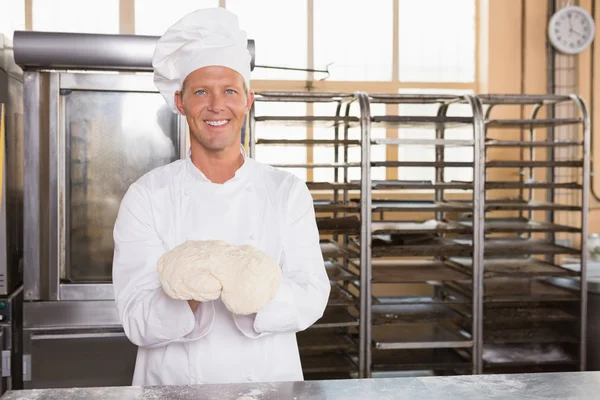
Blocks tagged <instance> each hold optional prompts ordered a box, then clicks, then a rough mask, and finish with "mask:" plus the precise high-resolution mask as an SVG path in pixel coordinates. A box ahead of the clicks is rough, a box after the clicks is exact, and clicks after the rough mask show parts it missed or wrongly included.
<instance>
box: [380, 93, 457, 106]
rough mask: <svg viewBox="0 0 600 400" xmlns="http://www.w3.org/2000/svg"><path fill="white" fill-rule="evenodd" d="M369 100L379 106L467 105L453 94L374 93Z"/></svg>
mask: <svg viewBox="0 0 600 400" xmlns="http://www.w3.org/2000/svg"><path fill="white" fill-rule="evenodd" d="M369 100H370V102H371V103H379V104H436V103H439V104H452V103H459V102H460V103H462V104H467V102H466V100H465V98H464V97H463V96H461V95H455V94H428V93H420V94H408V93H374V94H369Z"/></svg>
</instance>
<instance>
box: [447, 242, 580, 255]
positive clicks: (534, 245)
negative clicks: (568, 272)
mask: <svg viewBox="0 0 600 400" xmlns="http://www.w3.org/2000/svg"><path fill="white" fill-rule="evenodd" d="M454 242H456V243H458V244H462V245H465V246H470V245H471V243H472V239H455V240H454ZM484 251H485V255H489V256H508V257H514V256H518V255H529V254H580V253H581V251H580V250H578V249H574V248H571V247H565V246H560V245H557V244H553V243H548V242H546V241H543V240H538V239H511V238H499V239H488V240H486V241H485V243H484Z"/></svg>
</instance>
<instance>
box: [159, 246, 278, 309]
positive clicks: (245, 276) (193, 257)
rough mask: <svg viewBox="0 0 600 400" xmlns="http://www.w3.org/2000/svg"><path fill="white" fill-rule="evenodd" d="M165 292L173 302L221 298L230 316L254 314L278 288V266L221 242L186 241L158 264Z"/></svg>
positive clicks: (262, 254)
mask: <svg viewBox="0 0 600 400" xmlns="http://www.w3.org/2000/svg"><path fill="white" fill-rule="evenodd" d="M158 272H159V278H160V281H161V284H162V286H163V289H164V290H165V292H166V293H167V294H168V295H169V296H171V297H173V298H176V299H182V300H192V299H193V300H197V301H210V300H215V299H217V298H218V297H219V295H220V296H221V299H222V300H223V303H224V304H225V306H226V307H227V309H228V310H229V311H231V312H232V313H234V314H242V315H247V314H253V313H256V312H258V311H259V310H260V309H261V308H262V307H263V306H264V305H265V304H266V303H267V302H268V301H269V300H270V299H272V298H273V296H275V292H276V291H277V288H278V287H279V285H280V284H281V279H282V277H281V268H280V267H279V264H278V263H277V262H276V261H275V260H274V259H273V258H271V257H270V256H269V255H268V254H266V253H265V252H263V251H261V250H259V249H257V248H255V247H253V246H250V245H244V246H233V245H230V244H228V243H226V242H224V241H219V240H207V241H187V242H185V243H183V244H181V245H179V246H177V247H175V248H174V249H172V250H171V251H169V252H167V253H165V254H164V255H163V256H162V257H161V258H160V259H159V261H158Z"/></svg>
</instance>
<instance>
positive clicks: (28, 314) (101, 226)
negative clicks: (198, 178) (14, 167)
mask: <svg viewBox="0 0 600 400" xmlns="http://www.w3.org/2000/svg"><path fill="white" fill-rule="evenodd" d="M25 106H26V110H27V113H26V119H25V159H26V165H27V168H26V170H25V197H26V203H25V246H26V249H27V252H26V253H25V285H24V290H25V307H24V311H25V332H24V333H25V335H24V337H25V342H24V343H25V354H26V358H25V360H26V365H29V367H28V368H26V377H27V382H29V383H30V385H31V386H30V387H51V386H54V385H59V386H60V385H67V386H69V385H79V386H81V385H90V384H92V385H93V384H127V383H129V382H130V381H131V376H130V375H129V376H127V375H125V376H123V375H122V373H119V374H118V375H115V376H112V374H115V373H117V372H119V371H120V369H119V366H122V365H130V364H132V363H133V356H134V355H135V352H133V346H132V345H131V344H130V343H129V342H128V341H127V339H126V338H125V336H124V335H123V333H122V331H121V328H120V324H119V322H118V319H117V315H116V310H115V307H114V301H113V299H114V296H113V290H112V285H111V281H112V257H113V236H112V232H113V226H114V222H115V219H116V216H117V213H118V209H119V204H120V201H121V198H122V197H123V195H124V194H125V192H126V191H127V189H128V187H129V185H130V184H131V183H133V182H134V181H135V180H137V179H138V178H139V177H141V176H142V175H143V174H145V173H146V172H148V171H150V170H152V169H154V168H156V167H159V166H161V165H165V164H168V163H170V162H172V161H175V160H177V159H178V158H180V157H181V156H182V155H183V154H184V150H185V140H184V138H185V134H184V133H185V123H184V121H183V120H182V118H181V117H179V116H178V115H176V114H173V113H172V112H171V111H170V109H169V108H168V106H167V105H166V104H165V102H164V100H163V98H162V96H161V95H160V94H159V93H158V92H157V91H156V89H155V87H154V85H153V82H152V76H151V75H150V74H129V73H128V74H115V73H107V72H94V73H88V72H66V71H26V72H25ZM100 313H102V315H103V317H102V318H100V317H99V316H98V315H99V314H100ZM58 349H60V354H61V356H60V357H58V358H57V354H56V352H57V351H58ZM99 349H102V351H101V352H97V350H99ZM53 360H56V361H53ZM111 360H114V361H112V362H111ZM103 365H104V366H105V368H104V369H99V366H103ZM86 366H87V368H86ZM90 368H96V373H95V374H94V375H93V378H94V379H90V375H89V374H87V373H83V374H82V375H77V372H85V371H86V370H88V369H90ZM102 373H104V374H105V375H104V376H102ZM48 374H49V375H48ZM106 374H108V375H106Z"/></svg>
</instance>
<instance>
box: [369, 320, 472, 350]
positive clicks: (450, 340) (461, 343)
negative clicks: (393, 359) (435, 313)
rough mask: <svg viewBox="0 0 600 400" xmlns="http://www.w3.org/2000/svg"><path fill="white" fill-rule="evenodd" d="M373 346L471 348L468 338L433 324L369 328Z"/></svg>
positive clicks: (393, 348) (383, 347)
mask: <svg viewBox="0 0 600 400" xmlns="http://www.w3.org/2000/svg"><path fill="white" fill-rule="evenodd" d="M371 337H372V340H373V346H374V347H375V348H376V349H380V350H399V349H435V348H466V347H472V346H473V341H472V340H471V339H470V337H468V336H466V335H464V334H461V333H459V332H458V331H452V330H450V329H448V328H445V327H443V326H442V325H439V324H435V323H422V324H410V325H402V326H397V325H380V326H373V327H372V328H371Z"/></svg>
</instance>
